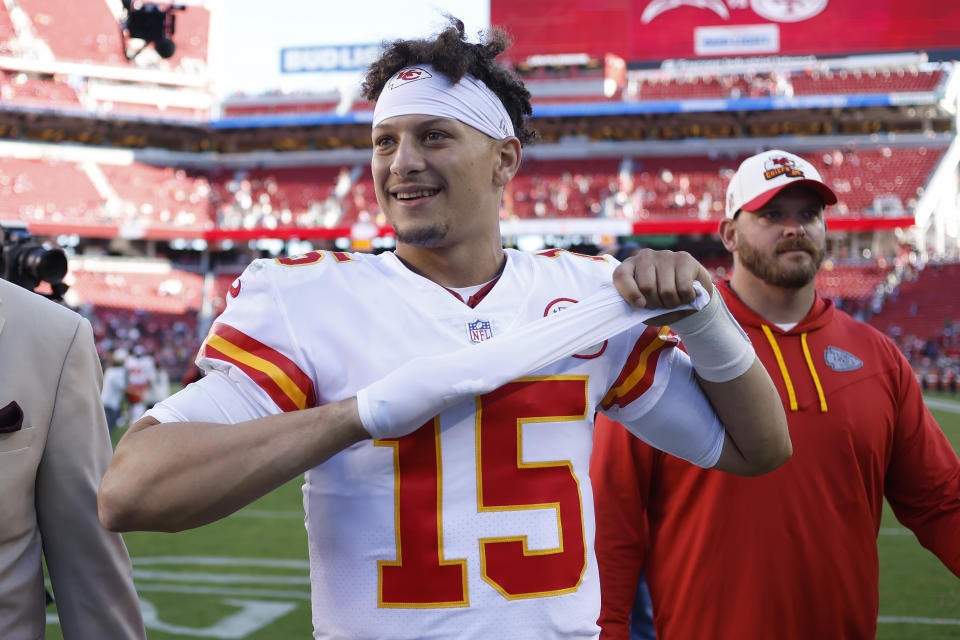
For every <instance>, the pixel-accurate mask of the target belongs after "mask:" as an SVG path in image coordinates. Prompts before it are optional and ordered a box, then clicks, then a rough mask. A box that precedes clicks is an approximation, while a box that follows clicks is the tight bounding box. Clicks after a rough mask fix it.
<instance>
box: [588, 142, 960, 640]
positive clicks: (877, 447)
mask: <svg viewBox="0 0 960 640" xmlns="http://www.w3.org/2000/svg"><path fill="white" fill-rule="evenodd" d="M836 201H837V198H836V196H835V195H834V193H833V191H832V190H831V189H830V188H829V187H828V186H827V185H826V184H825V183H824V182H823V179H822V178H821V176H820V174H819V173H818V172H817V170H816V168H814V167H813V165H811V164H810V163H809V162H807V161H806V160H804V159H803V158H801V157H799V156H797V155H794V154H792V153H788V152H786V151H779V150H772V151H766V152H764V153H761V154H758V155H755V156H751V157H750V158H747V159H746V160H744V161H743V163H742V164H741V165H740V168H739V169H738V170H737V172H736V173H735V174H734V176H733V178H732V179H731V181H730V184H729V186H728V189H727V207H726V217H725V219H724V220H723V221H721V223H720V237H721V239H722V240H723V244H724V246H725V247H726V248H727V249H728V250H729V251H731V252H732V253H733V264H734V270H733V275H732V277H731V278H730V281H729V282H722V283H718V289H719V290H720V292H721V293H722V295H723V296H724V299H725V300H726V302H727V305H728V306H729V308H730V310H731V312H732V313H733V315H734V317H735V318H736V319H737V320H738V321H739V322H740V323H741V325H743V327H744V329H746V331H747V333H748V335H749V336H750V339H751V340H752V341H753V344H754V346H755V347H756V349H757V355H758V356H759V357H760V360H761V361H762V362H763V363H764V365H765V366H766V367H767V369H768V370H769V371H770V373H771V376H772V377H773V379H774V382H775V384H776V385H777V389H778V391H779V392H780V396H781V399H782V401H783V405H784V408H785V409H786V411H787V421H788V423H789V425H790V436H791V439H792V442H793V443H794V451H795V453H794V455H793V457H792V458H791V459H790V460H789V461H788V462H787V463H786V464H784V465H783V466H782V467H780V468H779V469H777V470H776V471H774V472H773V473H770V474H767V475H765V476H763V477H761V478H750V479H747V478H737V477H735V476H732V475H730V474H724V473H716V472H715V471H710V470H706V469H701V468H698V467H694V466H693V465H690V464H688V463H686V462H684V461H683V460H680V459H678V458H676V457H673V456H670V455H666V454H664V453H663V452H661V451H657V450H655V449H653V448H651V447H649V446H647V445H645V444H644V443H642V442H640V441H639V440H637V439H636V438H633V437H632V436H630V435H629V434H628V433H626V431H624V430H623V429H622V428H620V427H619V426H618V425H616V424H612V423H610V421H609V420H604V419H602V418H600V419H598V420H597V425H596V435H595V442H596V444H595V448H594V453H593V460H592V461H591V476H592V477H593V482H594V488H595V492H596V508H597V557H598V562H599V565H600V578H601V583H602V585H603V613H602V615H601V619H600V622H601V626H602V627H603V634H602V636H601V637H602V638H604V640H627V639H628V638H630V616H631V609H632V608H633V606H634V600H635V594H636V592H637V584H638V577H639V576H640V573H641V571H642V572H643V575H644V576H645V578H646V582H647V586H648V587H649V591H650V597H651V600H652V602H653V614H654V627H655V630H656V637H657V638H658V639H659V640H687V639H688V638H711V639H714V640H728V639H729V640H734V639H736V640H740V639H742V638H777V639H778V640H806V639H809V638H873V637H875V636H876V626H877V607H878V593H877V591H878V566H877V532H878V529H879V527H880V517H881V507H882V505H883V499H884V497H886V498H887V500H888V501H889V502H890V505H891V506H892V507H893V510H894V513H895V514H896V516H897V518H898V519H899V520H900V521H901V522H902V523H903V524H904V525H906V526H907V527H909V528H910V529H912V530H913V531H914V533H916V535H917V537H918V538H919V540H920V542H921V544H923V545H924V546H925V547H927V548H928V549H930V550H931V551H933V552H934V553H935V554H937V556H938V557H939V558H940V559H941V560H942V561H943V563H944V564H945V565H946V566H947V567H948V568H949V569H950V570H951V571H953V572H954V573H955V574H957V575H958V576H960V536H958V535H957V532H958V531H960V460H958V459H957V455H956V454H955V453H954V451H953V449H952V448H951V446H950V444H949V442H948V441H947V439H946V438H945V437H944V435H943V432H942V431H941V430H940V428H939V426H938V425H937V424H936V422H934V419H933V416H931V415H930V412H929V411H928V410H927V408H926V406H925V405H924V403H923V398H922V396H921V394H920V387H919V386H918V384H917V380H916V378H915V376H914V374H913V371H912V370H911V368H910V365H909V363H908V362H907V361H906V359H905V358H904V357H903V356H902V355H901V354H900V352H899V351H898V350H897V348H896V346H894V344H893V343H892V342H891V341H890V340H888V339H887V338H886V337H885V336H883V335H882V334H880V333H879V332H878V331H876V330H875V329H874V328H873V327H870V326H869V325H866V324H864V323H861V322H857V321H856V320H854V319H853V318H851V317H850V316H849V315H847V314H846V313H844V312H842V311H840V310H838V309H835V308H834V306H833V303H832V302H831V301H830V300H828V299H826V298H823V297H821V296H819V295H818V294H817V291H816V288H815V277H816V274H817V271H818V270H819V268H820V265H821V263H822V262H823V256H824V250H825V245H826V223H825V220H824V211H825V208H826V206H828V205H832V204H835V203H836ZM637 615H643V613H642V612H637Z"/></svg>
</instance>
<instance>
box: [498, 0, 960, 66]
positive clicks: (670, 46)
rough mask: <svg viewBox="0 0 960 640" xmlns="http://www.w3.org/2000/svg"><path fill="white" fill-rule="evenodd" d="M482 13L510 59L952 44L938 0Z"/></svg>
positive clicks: (634, 2)
mask: <svg viewBox="0 0 960 640" xmlns="http://www.w3.org/2000/svg"><path fill="white" fill-rule="evenodd" d="M544 16H548V17H549V20H545V19H544ZM490 23H491V24H494V25H497V26H501V27H504V28H505V29H506V30H507V31H509V32H510V34H511V35H512V36H513V38H512V40H513V42H514V45H513V47H512V48H511V49H510V56H511V57H512V58H513V59H516V60H521V59H524V58H528V57H530V56H550V55H564V54H568V55H569V54H587V55H588V56H590V57H591V58H594V59H596V60H603V59H604V56H605V55H606V54H613V55H616V56H619V57H621V58H623V59H624V60H626V61H627V62H628V63H629V62H655V61H662V60H677V59H681V60H683V59H687V60H689V59H698V58H711V57H728V56H757V55H759V56H767V55H777V56H811V55H815V56H824V55H849V54H851V53H877V52H889V51H926V52H931V51H936V50H941V51H944V52H949V51H951V50H957V49H960V3H958V2H943V0H630V1H625V0H524V2H514V1H513V0H490Z"/></svg>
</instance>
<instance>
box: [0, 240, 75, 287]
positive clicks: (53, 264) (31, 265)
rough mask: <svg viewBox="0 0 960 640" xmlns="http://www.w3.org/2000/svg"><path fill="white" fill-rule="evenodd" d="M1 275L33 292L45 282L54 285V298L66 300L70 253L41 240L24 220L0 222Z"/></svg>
mask: <svg viewBox="0 0 960 640" xmlns="http://www.w3.org/2000/svg"><path fill="white" fill-rule="evenodd" d="M0 235H2V244H0V277H3V279H4V280H7V281H9V282H12V283H14V284H18V285H20V286H21V287H24V288H25V289H29V290H31V291H33V290H34V289H36V288H37V287H38V286H40V283H41V282H47V283H49V284H50V288H51V290H52V291H53V293H51V294H43V295H46V297H48V298H50V299H51V300H57V301H59V300H62V299H63V294H64V293H66V291H67V288H68V287H67V285H66V284H64V283H63V278H64V277H65V276H66V275H67V254H66V253H64V251H63V249H61V248H59V247H53V248H47V247H44V246H43V245H41V244H40V243H38V242H37V241H36V240H35V239H34V237H33V235H32V234H31V233H30V232H29V231H28V230H27V226H26V225H25V224H21V223H0Z"/></svg>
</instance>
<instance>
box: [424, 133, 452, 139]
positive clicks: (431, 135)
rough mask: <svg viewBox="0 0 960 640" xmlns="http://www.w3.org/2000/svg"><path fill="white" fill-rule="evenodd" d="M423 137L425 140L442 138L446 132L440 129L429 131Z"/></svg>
mask: <svg viewBox="0 0 960 640" xmlns="http://www.w3.org/2000/svg"><path fill="white" fill-rule="evenodd" d="M425 137H426V138H427V140H443V139H444V138H446V137H447V134H445V133H444V132H442V131H430V132H428V133H427V135H426V136H425Z"/></svg>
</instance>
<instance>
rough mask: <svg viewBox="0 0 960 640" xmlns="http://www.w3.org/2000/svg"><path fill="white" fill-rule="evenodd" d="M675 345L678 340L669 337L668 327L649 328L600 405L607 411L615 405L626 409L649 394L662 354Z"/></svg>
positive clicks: (635, 345) (638, 340)
mask: <svg viewBox="0 0 960 640" xmlns="http://www.w3.org/2000/svg"><path fill="white" fill-rule="evenodd" d="M676 344H677V339H676V338H675V337H673V336H671V335H670V329H669V328H667V327H660V328H658V327H647V328H646V329H645V330H644V332H643V333H642V334H641V335H640V337H639V338H638V339H637V342H636V343H635V344H634V346H633V351H631V352H630V355H629V356H628V357H627V363H626V364H625V365H623V369H622V370H621V371H620V376H619V377H618V378H617V381H616V382H615V383H614V384H613V387H611V388H610V391H608V392H607V395H606V396H605V397H604V398H603V402H602V403H601V406H602V407H603V408H604V409H609V408H610V407H612V406H614V405H617V406H619V407H625V406H627V405H628V404H630V403H631V402H633V401H634V400H636V399H637V398H639V397H640V396H642V395H643V394H644V393H646V391H647V389H649V388H650V387H651V386H652V385H653V377H654V375H655V373H656V371H657V361H658V360H659V359H660V354H661V353H663V352H664V348H665V347H666V348H673V347H674V346H676Z"/></svg>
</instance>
